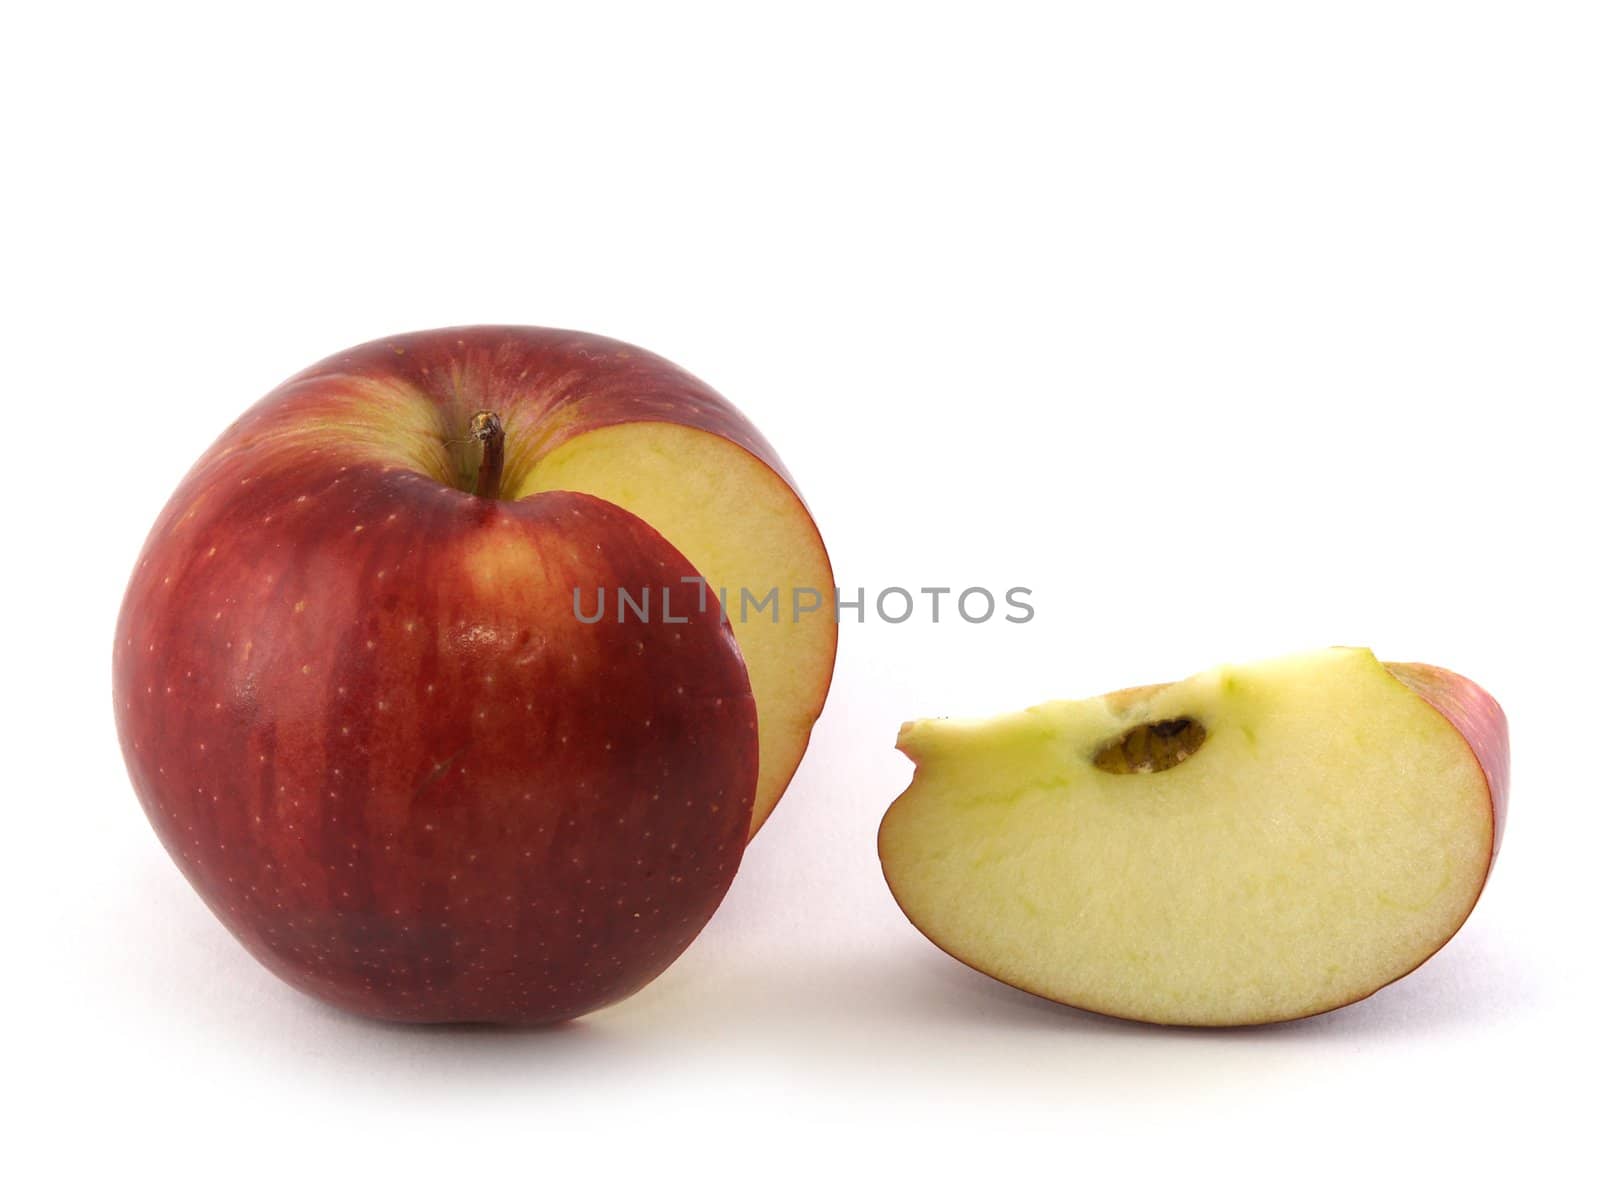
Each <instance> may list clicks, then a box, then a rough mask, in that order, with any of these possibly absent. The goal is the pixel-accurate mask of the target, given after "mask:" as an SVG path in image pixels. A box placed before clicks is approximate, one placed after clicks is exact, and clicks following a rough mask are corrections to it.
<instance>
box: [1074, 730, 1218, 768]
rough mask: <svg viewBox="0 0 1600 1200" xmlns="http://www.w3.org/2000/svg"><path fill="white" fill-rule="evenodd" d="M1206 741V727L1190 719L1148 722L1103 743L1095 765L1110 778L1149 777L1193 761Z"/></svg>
mask: <svg viewBox="0 0 1600 1200" xmlns="http://www.w3.org/2000/svg"><path fill="white" fill-rule="evenodd" d="M1205 740H1206V727H1205V726H1204V725H1202V724H1201V723H1200V722H1199V721H1196V720H1195V719H1194V718H1193V717H1176V718H1173V719H1172V720H1168V721H1150V722H1147V723H1145V724H1143V725H1135V726H1134V727H1133V728H1132V729H1130V730H1128V732H1126V733H1124V734H1123V735H1122V736H1121V737H1119V738H1117V739H1115V740H1114V741H1109V742H1106V743H1105V744H1104V745H1103V746H1101V747H1100V749H1099V750H1098V751H1097V752H1096V753H1095V756H1094V765H1095V766H1097V767H1099V768H1100V769H1101V770H1102V771H1109V772H1110V773H1111V774H1113V775H1152V774H1154V773H1155V772H1157V771H1169V770H1171V769H1172V768H1173V767H1175V766H1177V765H1178V764H1179V763H1181V762H1183V761H1184V759H1186V758H1192V757H1194V755H1195V754H1196V753H1197V752H1198V751H1199V749H1200V747H1201V746H1203V745H1204V744H1205Z"/></svg>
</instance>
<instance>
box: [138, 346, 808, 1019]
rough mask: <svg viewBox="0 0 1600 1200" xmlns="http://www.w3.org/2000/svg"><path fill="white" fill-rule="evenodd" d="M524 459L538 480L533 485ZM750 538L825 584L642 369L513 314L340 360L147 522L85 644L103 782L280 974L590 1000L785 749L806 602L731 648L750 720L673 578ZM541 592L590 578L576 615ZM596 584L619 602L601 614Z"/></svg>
mask: <svg viewBox="0 0 1600 1200" xmlns="http://www.w3.org/2000/svg"><path fill="white" fill-rule="evenodd" d="M479 411H492V412H495V413H496V414H497V415H498V416H499V417H500V419H501V421H502V423H503V426H504V430H505V447H504V448H505V467H504V474H503V478H502V480H501V484H500V486H499V488H498V489H497V495H496V496H495V497H493V498H479V497H477V496H474V495H472V494H470V491H471V488H472V487H473V485H474V482H475V476H476V473H477V471H478V468H479V461H478V460H479V458H480V457H481V453H482V450H481V447H480V446H479V445H478V444H477V443H475V442H474V441H473V440H472V439H471V437H470V436H469V434H468V431H469V427H470V425H471V421H472V417H473V414H474V413H475V412H479ZM596 436H599V437H600V438H601V443H602V444H599V445H597V444H596V443H595V442H593V441H591V440H590V439H591V438H593V437H596ZM557 453H562V454H563V455H564V459H563V461H565V462H567V463H568V466H567V467H566V468H565V470H566V472H567V474H566V476H565V477H563V478H562V479H561V481H560V482H561V483H562V484H563V485H566V486H559V487H558V486H554V485H553V484H552V485H547V483H546V481H545V480H544V479H542V478H539V477H538V476H539V472H540V471H541V469H548V468H549V466H550V462H549V460H550V457H551V456H552V455H554V454H557ZM641 457H653V458H655V459H657V460H659V461H654V462H652V463H651V464H650V465H649V467H648V468H647V469H641V470H640V471H638V472H636V473H635V475H634V481H635V482H638V480H639V479H640V478H643V479H644V480H645V481H646V482H648V483H652V484H654V485H655V486H656V487H659V488H660V489H662V490H664V491H668V492H674V494H672V495H669V496H666V497H662V496H660V495H657V494H656V493H655V492H653V491H651V492H650V495H648V496H646V497H645V498H644V499H643V501H642V502H640V503H637V504H636V505H635V507H634V508H633V509H631V510H630V508H629V507H628V506H627V503H626V499H627V498H626V497H624V498H623V503H621V504H618V503H613V502H612V500H611V498H607V497H605V496H604V495H603V494H602V493H603V492H604V491H605V490H606V488H607V487H608V486H609V482H610V479H609V476H608V472H609V471H614V470H616V469H617V467H616V463H615V461H614V460H615V459H618V458H620V459H623V460H624V462H625V465H626V460H629V459H638V458H641ZM585 460H590V461H592V463H593V466H592V470H591V473H592V474H593V475H594V476H595V478H596V480H597V483H596V486H595V487H594V488H593V489H592V490H584V489H583V488H582V487H581V486H580V485H581V482H582V481H581V480H580V479H577V478H575V477H574V476H575V475H581V474H582V473H583V472H582V469H581V468H582V463H583V462H584V461H585ZM572 464H577V465H576V466H574V465H572ZM557 465H558V466H559V465H560V464H559V463H558V464H557ZM551 478H553V472H552V475H551ZM646 490H647V491H649V490H650V489H646ZM677 493H682V494H677ZM719 503H723V504H727V505H729V506H730V508H731V510H732V511H731V512H728V513H724V514H723V517H722V519H720V520H719V519H718V510H717V505H718V504H719ZM696 505H698V509H697V517H696V519H685V518H684V517H683V516H682V514H683V512H684V510H685V509H686V508H695V506H696ZM639 509H644V510H647V511H644V512H641V511H639ZM663 513H664V514H665V515H666V520H665V521H660V520H654V519H652V517H655V516H658V515H659V514H663ZM675 521H676V525H677V527H676V528H673V529H672V530H671V532H672V533H676V534H677V535H678V540H674V538H673V537H672V536H669V533H668V531H667V530H664V529H663V528H662V527H661V526H662V525H663V524H665V525H667V526H673V525H674V522H675ZM685 534H686V535H687V536H685ZM753 536H759V538H760V539H762V542H761V544H760V545H754V546H747V547H746V548H745V549H744V550H741V549H740V545H744V544H745V542H748V541H749V540H750V539H751V538H752V537H753ZM741 539H743V541H742V540H741ZM684 542H688V543H690V544H692V546H693V548H694V552H695V553H696V554H698V555H699V556H700V557H699V559H698V560H695V559H692V558H691V557H690V555H689V553H688V552H686V549H685V546H684V544H683V543H684ZM713 543H714V544H715V545H714V551H715V552H714V553H708V551H707V546H710V545H712V544H713ZM735 543H736V544H735ZM785 553H789V554H790V555H791V559H790V561H789V562H788V563H787V564H786V567H785V569H786V570H787V571H788V572H789V573H790V574H791V575H792V574H794V573H796V572H799V573H802V574H804V573H806V572H813V574H812V575H808V576H807V579H808V585H809V584H811V583H817V582H819V579H818V578H817V577H816V576H815V574H814V573H815V572H817V571H820V572H822V574H823V575H826V556H825V554H824V553H823V552H822V549H821V542H820V539H818V538H817V536H816V532H815V528H814V526H813V525H812V523H811V521H810V518H809V515H808V514H806V512H805V509H804V505H803V504H802V503H801V502H800V500H799V498H798V496H797V494H796V493H795V492H794V490H793V488H792V486H791V485H790V483H789V482H788V479H787V476H786V475H785V474H784V473H783V470H782V467H781V464H779V463H778V460H777V458H776V456H775V455H774V454H773V453H772V451H771V450H770V447H768V446H767V445H766V444H765V442H764V441H762V440H761V438H760V435H759V434H757V433H756V432H755V431H754V429H753V428H751V427H750V426H749V425H748V423H747V422H745V421H744V419H743V418H742V417H741V416H739V414H738V413H737V411H736V410H734V409H733V408H732V407H731V406H730V405H728V404H727V402H726V401H723V400H722V399H721V398H720V397H718V396H717V395H716V394H715V393H714V392H711V391H710V389H709V388H706V387H705V385H703V384H700V383H699V382H698V381H696V380H694V379H693V378H692V377H690V376H688V375H687V374H685V373H684V372H682V371H680V370H678V369H677V368H676V367H673V366H672V365H671V364H670V363H666V362H665V361H664V360H662V359H659V358H656V357H655V356H653V355H649V354H647V353H646V352H644V351H641V350H637V349H636V348H633V347H629V346H625V345H623V344H621V343H617V342H612V341H609V340H607V339H602V338H596V337H592V336H589V335H584V334H574V333H567V332H562V331H551V330H534V329H516V328H483V329H462V330H445V331H438V332H434V333H427V334H416V335H408V336H406V337H402V338H396V339H391V340H388V341H385V342H381V343H374V344H372V345H370V346H366V347H361V348H358V349H356V350H353V351H350V352H348V353H347V354H344V355H339V356H336V357H335V358H333V359H329V360H327V361H326V362H324V363H322V364H319V365H318V366H317V367H314V368H312V369H311V370H309V371H307V372H305V373H303V374H302V375H300V376H297V377H296V378H294V379H292V380H290V381H289V382H288V383H286V384H284V385H283V386H282V387H280V388H279V389H278V390H277V391H275V392H274V393H272V394H271V395H270V396H268V397H267V398H266V399H265V400H263V401H262V402H261V403H260V404H258V405H257V406H256V407H255V408H253V409H251V410H250V412H248V413H247V414H246V415H245V416H244V417H243V418H241V419H240V420H239V421H238V422H237V423H236V424H235V425H234V426H233V427H232V428H231V429H229V430H228V431H227V432H226V433H225V434H224V435H223V437H222V438H221V439H219V441H218V442H217V443H216V444H215V445H214V446H213V447H212V448H211V450H210V451H208V452H207V454H206V455H205V456H204V457H203V458H202V460H201V462H200V463H199V464H198V465H197V466H196V467H195V468H194V470H193V471H192V472H191V473H190V475H189V476H188V478H187V479H186V480H185V481H184V483H183V484H182V485H181V486H180V488H179V490H178V492H177V493H176V494H175V495H174V496H173V498H172V500H171V501H170V502H169V504H168V506H167V508H166V510H165V511H164V512H163V513H162V515H161V517H160V518H159V520H158V521H157V523H156V526H155V528H154V530H153V531H152V533H151V535H150V538H149V540H148V542H147V544H146V546H145V548H144V551H143V553H142V555H141V557H140V559H139V562H138V565H137V567H136V569H135V571H134V575H133V579H132V581H131V583H130V585H129V588H128V593H127V596H126V598H125V601H124V604H123V609H122V613H121V617H120V619H119V623H118V629H117V635H116V646H115V656H114V658H115V662H114V682H115V706H116V716H117V722H118V727H119V733H120V736H121V739H122V743H123V749H124V753H125V756H126V758H127V762H128V766H129V771H130V774H131V777H132V780H133V783H134V786H135V789H136V791H137V792H138V794H139V797H140V800H141V802H142V803H143V805H144V807H145V811H146V813H147V814H148V815H149V817H150V820H151V822H152V824H153V825H154V826H155V828H156V831H157V833H158V834H159V835H160V837H161V839H162V841H163V843H164V844H165V845H166V847H167V849H168V850H169V851H170V853H171V854H172V856H173V858H174V859H175V860H176V861H177V863H178V864H179V866H180V867H181V868H182V869H183V871H184V873H185V874H186V875H187V876H188V878H189V879H190V881H191V882H192V883H193V884H194V886H195V887H196V889H197V890H198V891H199V893H200V894H201V896H202V897H203V898H204V899H205V901H206V902H207V904H208V905H210V907H211V908H212V910H213V911H214V912H216V914H217V915H218V916H219V917H220V918H221V919H222V921H223V922H224V923H225V924H226V925H227V926H228V928H229V929H230V930H232V931H233V933H234V934H235V935H236V936H237V937H238V938H239V939H240V940H241V941H242V942H243V943H244V944H245V945H246V946H247V947H248V948H249V949H250V951H251V952H252V953H253V954H255V955H256V957H258V958H259V959H261V960H262V961H263V962H264V963H266V964H267V965H268V966H269V967H271V968H272V969H273V970H274V971H276V972H277V973H278V974H279V975H281V976H282V977H284V978H285V979H287V980H289V981H290V982H292V983H294V984H296V985H297V986H299V987H301V988H303V989H305V990H306V991H308V992H311V993H312V994H314V995H317V996H320V997H322V998H323V999H326V1000H329V1001H332V1002H333V1003H336V1004H338V1005H340V1006H341V1007H344V1008H346V1009H349V1010H351V1011H354V1012H358V1013H362V1014H366V1015H372V1016H379V1017H385V1018H392V1019H399V1020H414V1021H446V1020H449V1021H455V1020H472V1021H498V1022H542V1021H550V1020H559V1019H562V1018H564V1017H569V1016H574V1015H577V1014H579V1013H582V1012H587V1011H590V1010H591V1009H593V1008H596V1007H598V1006H600V1005H603V1004H606V1003H609V1002H611V1001H613V1000H616V999H619V998H621V997H622V996H625V995H627V994H628V993H629V992H631V991H633V990H635V989H636V988H638V987H639V986H642V985H643V984H644V983H645V982H647V981H648V980H649V979H650V978H652V977H654V976H655V975H656V974H657V973H659V972H660V971H661V970H662V969H663V968H664V967H665V966H666V965H667V964H668V963H670V962H671V961H672V960H673V959H674V958H675V957H676V956H677V955H678V954H679V953H681V951H682V950H683V948H684V947H685V946H686V945H687V944H688V942H689V941H690V940H691V939H692V938H693V937H694V936H695V934H696V933H697V932H698V931H699V929H700V928H701V927H702V926H703V925H704V923H705V921H706V920H707V919H708V918H709V916H710V915H711V913H712V911H713V910H714V908H715V907H716V905H717V903H718V902H719V900H720V899H721V897H722V895H723V893H724V892H725V890H726V888H727V886H728V884H729V882H730V881H731V879H732V876H733V873H734V870H735V869H736V867H737V865H738V862H739V859H740V856H741V854H742V849H743V845H744V842H745V841H746V839H747V837H748V835H749V833H750V831H751V829H752V828H753V826H754V824H755V823H756V821H757V818H758V816H759V815H762V814H759V813H758V812H757V808H756V803H757V797H758V796H761V795H767V796H768V797H769V799H772V800H775V798H776V796H775V794H774V793H776V792H781V789H782V785H783V784H784V783H786V782H787V779H788V774H789V773H792V771H793V768H794V765H795V763H797V762H798V760H799V755H800V753H801V752H803V750H804V743H805V737H806V736H807V735H808V734H809V728H810V720H811V719H813V718H814V717H815V715H816V712H817V710H818V709H820V705H821V701H822V697H823V695H824V694H825V691H826V687H827V675H828V673H829V672H830V671H831V666H832V645H833V641H832V637H833V634H832V621H831V619H830V620H828V621H827V622H826V624H827V626H828V628H827V629H823V628H822V627H821V625H820V624H819V623H818V622H815V621H811V622H809V623H805V624H800V623H796V624H795V625H791V626H784V627H780V633H785V632H786V633H788V634H790V637H789V638H788V639H787V641H784V640H783V639H780V638H773V637H771V636H765V637H763V638H759V639H755V641H756V644H755V646H754V651H755V653H754V656H753V657H754V658H758V659H760V660H761V662H762V663H763V666H762V668H761V669H762V670H763V671H764V672H765V673H766V676H767V680H768V685H769V686H768V687H767V689H766V692H765V698H766V702H767V709H762V708H761V707H760V698H761V694H762V693H760V692H759V691H758V690H757V689H755V688H754V687H753V682H754V677H755V675H756V670H755V668H754V666H753V665H751V664H752V663H753V657H752V654H751V653H748V652H746V653H741V648H740V645H739V640H738V634H737V631H736V630H734V629H733V628H732V627H731V626H730V624H729V623H728V622H727V621H726V620H725V618H724V615H723V613H722V611H721V608H720V606H719V605H718V603H717V601H716V599H715V592H714V591H712V592H711V594H710V596H709V598H708V597H707V594H706V590H705V589H703V588H701V587H700V586H699V585H697V584H695V583H692V582H685V579H686V577H693V576H702V577H705V578H708V579H709V580H710V582H711V583H712V585H713V588H714V587H715V586H717V585H723V586H726V585H728V584H730V583H731V584H732V585H733V586H734V587H735V588H737V587H738V586H739V585H740V584H742V583H745V582H748V583H749V584H750V585H751V586H755V585H756V584H757V582H758V579H759V580H760V582H761V583H762V584H763V585H764V586H765V587H770V586H776V585H777V582H776V581H774V582H772V583H768V582H766V578H765V568H766V565H767V563H768V562H770V560H771V559H772V558H773V556H774V555H783V554H785ZM708 559H712V560H714V565H713V566H711V567H709V568H708V566H707V565H706V564H707V560H708ZM718 571H721V572H722V573H723V574H722V577H721V578H719V577H718V574H717V572H718ZM735 573H737V577H735ZM828 586H829V587H830V588H831V577H830V578H829V579H828ZM574 589H577V590H578V592H579V593H580V595H581V596H582V597H584V598H585V603H586V605H592V603H593V602H594V599H595V598H596V597H597V596H599V595H600V594H601V593H602V592H606V593H609V594H610V595H611V596H612V608H611V609H610V610H609V611H608V612H607V615H606V617H605V619H602V620H600V621H597V622H594V623H584V622H582V621H579V620H578V619H577V617H576V615H575V612H574ZM617 589H625V590H626V591H628V593H629V594H630V595H631V596H633V597H635V598H638V597H642V596H645V595H648V596H649V597H650V603H651V604H652V614H651V617H652V619H650V620H640V619H637V618H636V613H633V612H630V613H629V614H628V615H629V616H630V617H633V618H635V619H624V620H619V619H618V614H617V611H616V602H615V596H616V592H617ZM762 632H763V634H764V635H766V634H767V632H768V631H767V630H765V629H763V631H762ZM774 678H776V679H778V680H779V681H780V682H781V683H782V684H784V685H786V686H776V685H775V684H774V683H773V680H774ZM768 710H770V725H771V730H770V731H769V732H768V733H767V735H766V736H765V737H764V736H763V730H762V728H761V726H762V724H763V722H768V717H769V711H768ZM769 740H770V741H771V742H772V744H773V746H774V755H775V759H776V763H777V765H776V767H774V768H773V770H772V771H769V772H767V773H766V774H765V775H763V774H762V765H763V764H762V756H763V753H764V751H765V749H766V743H767V741H769ZM763 786H765V787H766V789H767V790H766V792H765V793H763V791H762V788H763ZM769 807H770V805H769Z"/></svg>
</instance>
